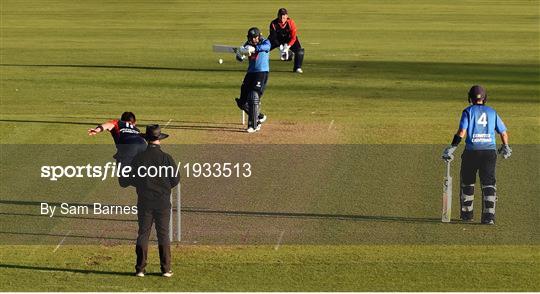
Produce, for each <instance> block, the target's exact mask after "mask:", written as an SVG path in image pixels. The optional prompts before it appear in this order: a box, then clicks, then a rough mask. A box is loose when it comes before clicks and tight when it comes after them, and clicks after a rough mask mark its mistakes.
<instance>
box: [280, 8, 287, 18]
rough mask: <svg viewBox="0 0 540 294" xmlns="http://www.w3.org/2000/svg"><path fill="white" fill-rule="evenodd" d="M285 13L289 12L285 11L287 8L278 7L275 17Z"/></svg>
mask: <svg viewBox="0 0 540 294" xmlns="http://www.w3.org/2000/svg"><path fill="white" fill-rule="evenodd" d="M285 14H289V13H288V12H287V8H280V9H278V11H277V17H278V18H279V17H281V16H282V15H285Z"/></svg>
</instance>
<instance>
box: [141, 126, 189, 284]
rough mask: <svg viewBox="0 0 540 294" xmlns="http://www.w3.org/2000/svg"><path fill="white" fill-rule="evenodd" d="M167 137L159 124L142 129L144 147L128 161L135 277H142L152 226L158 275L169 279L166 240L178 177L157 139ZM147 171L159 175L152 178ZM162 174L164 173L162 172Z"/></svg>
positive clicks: (174, 165)
mask: <svg viewBox="0 0 540 294" xmlns="http://www.w3.org/2000/svg"><path fill="white" fill-rule="evenodd" d="M168 136H169V135H167V134H163V133H161V128H160V127H159V125H149V126H147V127H146V135H145V138H146V140H147V141H148V147H147V148H146V150H145V151H143V152H141V153H139V154H137V155H136V156H135V158H133V162H132V168H133V170H132V172H131V177H132V185H133V186H135V188H136V189H137V196H138V198H137V210H138V214H137V218H138V222H139V232H138V237H137V245H136V247H135V252H136V254H137V264H136V266H135V270H136V272H135V275H136V276H138V277H144V274H145V267H146V259H147V256H148V240H149V238H150V231H151V229H152V224H153V223H154V222H155V224H156V232H157V238H158V247H159V260H160V264H161V273H162V275H163V276H164V277H170V276H172V271H171V245H170V240H169V218H170V208H171V201H170V197H171V189H172V188H174V187H175V186H176V185H178V182H179V181H180V178H179V177H178V175H176V174H175V173H174V172H175V171H176V164H175V162H174V159H173V158H172V156H170V155H169V154H167V153H165V152H163V151H162V150H161V146H160V145H161V140H163V139H165V138H167V137H168ZM151 169H154V171H155V170H158V171H160V172H161V174H157V175H156V176H152V177H150V176H148V175H155V172H151ZM165 171H166V172H165Z"/></svg>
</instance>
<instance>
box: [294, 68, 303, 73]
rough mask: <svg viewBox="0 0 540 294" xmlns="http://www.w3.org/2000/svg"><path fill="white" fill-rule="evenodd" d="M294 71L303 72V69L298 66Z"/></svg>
mask: <svg viewBox="0 0 540 294" xmlns="http://www.w3.org/2000/svg"><path fill="white" fill-rule="evenodd" d="M294 72H295V73H299V74H301V73H304V71H303V70H302V69H301V68H300V67H299V68H297V69H296V70H295V71H294Z"/></svg>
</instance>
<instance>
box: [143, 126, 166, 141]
mask: <svg viewBox="0 0 540 294" xmlns="http://www.w3.org/2000/svg"><path fill="white" fill-rule="evenodd" d="M167 137H169V135H167V134H164V133H162V132H161V127H160V126H159V125H148V126H146V134H145V135H144V138H145V139H146V141H157V140H163V139H165V138H167Z"/></svg>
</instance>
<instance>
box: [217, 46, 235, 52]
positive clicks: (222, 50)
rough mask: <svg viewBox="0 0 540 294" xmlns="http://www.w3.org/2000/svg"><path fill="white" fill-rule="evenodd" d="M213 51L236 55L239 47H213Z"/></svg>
mask: <svg viewBox="0 0 540 294" xmlns="http://www.w3.org/2000/svg"><path fill="white" fill-rule="evenodd" d="M212 50H213V51H214V52H226V53H236V51H238V46H227V45H212Z"/></svg>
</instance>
